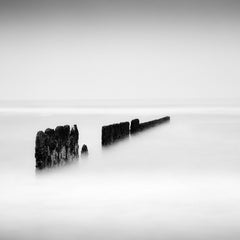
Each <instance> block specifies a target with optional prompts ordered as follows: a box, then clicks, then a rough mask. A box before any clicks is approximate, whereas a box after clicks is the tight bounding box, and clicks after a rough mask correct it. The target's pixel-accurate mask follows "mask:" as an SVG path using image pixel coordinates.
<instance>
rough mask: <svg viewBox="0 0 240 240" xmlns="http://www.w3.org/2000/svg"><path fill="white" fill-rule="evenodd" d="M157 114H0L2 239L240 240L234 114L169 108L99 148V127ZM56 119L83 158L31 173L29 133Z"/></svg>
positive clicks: (238, 135)
mask: <svg viewBox="0 0 240 240" xmlns="http://www.w3.org/2000/svg"><path fill="white" fill-rule="evenodd" d="M165 113H166V114H168V112H167V111H166V112H164V114H163V113H162V114H161V113H156V114H152V113H151V114H150V113H147V112H145V113H144V112H140V113H138V114H136V113H132V114H131V111H130V112H129V111H128V112H127V111H126V113H124V111H121V113H119V114H117V113H115V114H110V113H109V114H107V113H106V114H101V113H96V114H94V113H91V114H86V113H85V114H84V113H82V114H80V113H75V114H74V113H72V112H71V113H66V114H60V113H54V114H53V113H51V112H48V113H47V114H46V113H29V112H28V113H24V114H21V113H17V114H14V113H1V115H0V146H1V147H0V156H1V159H0V239H18V240H19V239H94V240H95V239H104V240H107V239H109V240H114V239H121V240H122V239H191V240H192V239H218V240H221V239H228V240H229V239H239V238H240V228H239V222H240V193H239V186H240V115H239V114H235V113H229V112H228V113H227V114H214V113H208V114H205V113H194V114H191V112H188V113H181V112H178V113H175V114H170V115H171V122H170V123H167V124H163V125H161V126H159V127H156V128H154V129H151V130H148V131H146V132H143V133H140V134H138V135H136V136H133V137H130V138H129V139H126V140H124V141H122V142H119V143H117V144H115V145H113V146H111V147H109V148H106V149H102V147H101V143H100V140H101V126H102V125H104V124H111V123H113V122H120V121H127V120H129V121H130V120H131V119H133V118H136V117H138V118H140V121H147V120H152V119H153V118H158V117H162V116H164V115H165ZM64 124H70V125H72V124H77V125H78V129H79V133H80V146H81V145H82V144H84V143H86V144H87V145H88V148H89V156H88V157H87V158H80V159H79V161H78V162H77V163H75V164H72V165H70V166H67V167H62V168H58V169H54V170H49V171H45V172H44V173H42V174H37V175H36V173H35V159H34V145H35V136H36V132H37V131H38V130H44V129H46V128H47V127H52V128H54V127H55V126H57V125H64Z"/></svg>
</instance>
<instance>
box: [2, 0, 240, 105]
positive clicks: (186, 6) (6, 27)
mask: <svg viewBox="0 0 240 240" xmlns="http://www.w3.org/2000/svg"><path fill="white" fill-rule="evenodd" d="M0 30H1V31H0V53H1V54H0V100H73V99H76V100H94V99H100V100H101V99H113V100H114V99H125V100H126V99H143V100H151V99H159V101H161V99H169V100H172V99H179V100H181V99H187V101H189V102H190V101H194V99H200V100H201V99H202V100H206V99H210V100H211V99H226V100H229V99H230V100H231V99H232V100H236V101H238V102H239V103H240V96H239V92H240V81H239V79H240V70H239V63H240V59H239V56H240V44H239V43H240V1H232V0H229V1H227V0H224V1H222V0H218V1H216V0H209V1H207V0H202V1H197V0H192V1H190V0H185V1H181V0H180V1H176V0H169V1H154V0H149V1H144V0H139V1H137V0H129V1H127V0H121V1H117V0H112V1H107V0H105V1H102V0H86V1H74V0H69V1H64V0H59V1H56V0H49V1H45V0H43V1H30V0H18V1H17V0H8V1H6V0H3V1H1V2H0Z"/></svg>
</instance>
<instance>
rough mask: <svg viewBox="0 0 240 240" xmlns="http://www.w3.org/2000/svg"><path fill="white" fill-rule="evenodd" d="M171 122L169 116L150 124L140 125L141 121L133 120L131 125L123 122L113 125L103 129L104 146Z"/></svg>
mask: <svg viewBox="0 0 240 240" xmlns="http://www.w3.org/2000/svg"><path fill="white" fill-rule="evenodd" d="M169 120H170V117H169V116H166V117H163V118H159V119H155V120H152V121H149V122H144V123H140V121H139V119H133V120H132V121H131V125H130V123H129V122H121V123H116V124H111V125H107V126H103V127H102V145H103V146H107V145H110V144H112V143H114V142H116V141H117V140H121V139H123V138H126V137H128V136H129V134H130V133H131V134H135V133H137V132H140V131H143V130H146V129H148V128H151V127H154V126H157V125H159V124H161V123H164V122H167V121H169Z"/></svg>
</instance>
